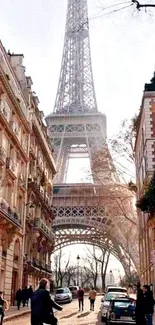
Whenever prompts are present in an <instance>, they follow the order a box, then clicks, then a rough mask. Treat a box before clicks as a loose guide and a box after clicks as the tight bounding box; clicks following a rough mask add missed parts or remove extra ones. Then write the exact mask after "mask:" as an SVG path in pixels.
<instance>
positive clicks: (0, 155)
mask: <svg viewBox="0 0 155 325" xmlns="http://www.w3.org/2000/svg"><path fill="white" fill-rule="evenodd" d="M6 156H7V153H6V150H5V149H4V148H3V147H0V160H1V162H2V163H3V164H5V163H6Z"/></svg>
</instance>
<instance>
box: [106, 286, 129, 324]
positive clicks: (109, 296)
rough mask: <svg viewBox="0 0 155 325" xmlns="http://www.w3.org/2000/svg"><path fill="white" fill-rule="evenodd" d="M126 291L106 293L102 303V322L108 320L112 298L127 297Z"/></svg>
mask: <svg viewBox="0 0 155 325" xmlns="http://www.w3.org/2000/svg"><path fill="white" fill-rule="evenodd" d="M127 296H128V295H127V293H126V292H108V293H106V294H105V297H104V298H102V300H101V301H102V304H101V322H104V323H105V322H106V321H107V312H108V308H109V305H110V300H111V299H113V298H116V297H127Z"/></svg>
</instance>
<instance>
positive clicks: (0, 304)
mask: <svg viewBox="0 0 155 325" xmlns="http://www.w3.org/2000/svg"><path fill="white" fill-rule="evenodd" d="M2 295H3V292H2V291H0V325H2V324H3V319H4V316H5V311H6V310H8V302H7V301H6V300H5V299H3V298H2Z"/></svg>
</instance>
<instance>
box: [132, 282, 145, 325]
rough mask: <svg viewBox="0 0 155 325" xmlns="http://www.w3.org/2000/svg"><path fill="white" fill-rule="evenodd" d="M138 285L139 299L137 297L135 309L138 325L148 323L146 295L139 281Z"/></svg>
mask: <svg viewBox="0 0 155 325" xmlns="http://www.w3.org/2000/svg"><path fill="white" fill-rule="evenodd" d="M136 287H137V289H136V294H137V299H136V310H135V318H136V325H146V319H145V314H144V295H143V291H142V289H141V286H140V283H139V282H138V284H137V286H136Z"/></svg>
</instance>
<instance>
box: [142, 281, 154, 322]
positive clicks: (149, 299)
mask: <svg viewBox="0 0 155 325" xmlns="http://www.w3.org/2000/svg"><path fill="white" fill-rule="evenodd" d="M143 295H144V313H145V318H146V323H147V325H152V318H153V313H154V299H153V293H152V291H151V290H150V287H149V286H148V285H144V286H143Z"/></svg>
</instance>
